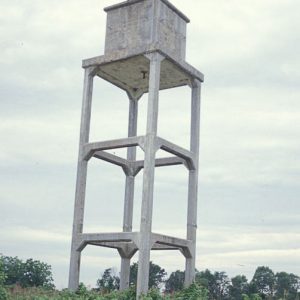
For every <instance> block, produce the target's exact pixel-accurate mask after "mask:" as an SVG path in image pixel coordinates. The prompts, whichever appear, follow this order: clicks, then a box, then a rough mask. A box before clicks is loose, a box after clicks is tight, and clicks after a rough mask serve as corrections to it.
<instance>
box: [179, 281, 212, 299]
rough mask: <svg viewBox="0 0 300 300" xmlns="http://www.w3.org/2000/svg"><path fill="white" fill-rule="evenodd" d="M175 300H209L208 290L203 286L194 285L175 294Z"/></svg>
mask: <svg viewBox="0 0 300 300" xmlns="http://www.w3.org/2000/svg"><path fill="white" fill-rule="evenodd" d="M174 299H178V300H208V299H209V298H208V290H207V289H206V288H204V287H202V286H201V285H198V284H196V283H193V284H192V285H190V286H189V287H188V288H186V289H183V290H182V292H179V293H178V294H175V297H174Z"/></svg>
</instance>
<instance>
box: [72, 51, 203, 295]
mask: <svg viewBox="0 0 300 300" xmlns="http://www.w3.org/2000/svg"><path fill="white" fill-rule="evenodd" d="M145 57H147V59H148V60H149V95H148V110H147V131H146V135H145V136H137V135H136V134H137V118H138V100H139V98H140V97H141V95H139V96H138V97H137V96H136V95H131V94H130V93H129V92H128V91H127V94H128V98H129V118H128V137H127V138H124V139H118V140H110V141H103V142H94V143H90V142H89V131H90V119H91V106H92V93H93V79H94V77H95V75H97V72H98V71H99V66H97V65H95V66H88V67H86V68H85V79H84V89H83V103H82V115H81V127H80V143H79V155H78V168H77V181H76V193H75V207H74V224H73V234H72V247H71V260H70V273H69V288H70V289H71V290H76V289H77V287H78V284H79V272H80V257H81V252H82V250H83V249H84V248H85V247H86V246H87V245H96V246H102V247H108V248H114V249H117V251H118V252H119V254H120V256H121V277H120V289H121V290H124V289H126V288H128V287H129V271H130V260H131V258H132V257H133V255H134V254H135V253H136V252H137V251H139V267H138V281H137V295H138V296H139V295H141V294H145V293H147V291H148V281H149V277H148V274H149V262H150V251H151V250H180V252H181V253H182V254H183V255H184V256H185V258H186V267H185V285H186V286H188V285H189V284H191V283H192V282H193V280H194V276H195V257H196V230H197V189H198V156H199V130H200V93H201V81H200V80H199V79H198V78H195V77H190V82H189V85H190V87H191V91H192V96H191V136H190V149H189V150H187V149H183V148H181V147H179V146H177V145H175V144H173V143H171V142H169V141H167V140H164V139H162V138H160V137H158V136H157V118H158V100H159V90H160V67H161V62H162V61H163V60H164V59H166V57H167V56H164V55H162V54H161V53H160V52H159V51H155V52H151V53H147V54H145ZM137 146H138V147H140V148H141V149H142V150H143V151H144V153H145V154H144V155H145V158H144V160H143V161H140V160H136V147H137ZM125 147H126V148H127V159H124V158H120V157H118V156H116V155H113V154H110V153H108V152H105V150H109V149H116V148H125ZM158 149H162V150H165V151H167V152H169V153H170V154H173V155H174V156H171V157H167V158H156V157H155V156H156V152H157V150H158ZM93 157H94V158H98V159H101V160H104V161H107V162H109V163H112V164H115V165H117V166H120V167H121V168H122V169H123V171H124V173H125V175H126V185H125V197H124V215H123V232H119V233H102V234H101V233H83V218H84V204H85V189H86V176H87V165H88V161H89V160H90V159H91V158H93ZM180 164H182V165H184V166H186V168H187V169H188V171H189V186H188V208H187V235H186V239H179V238H175V237H169V236H165V235H159V234H155V233H152V208H153V187H154V174H155V167H162V166H170V165H180ZM142 169H144V174H143V195H142V208H141V221H140V231H139V232H132V219H133V203H134V183H135V176H136V175H137V174H138V173H139V171H140V170H142Z"/></svg>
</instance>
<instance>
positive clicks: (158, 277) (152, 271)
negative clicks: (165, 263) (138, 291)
mask: <svg viewBox="0 0 300 300" xmlns="http://www.w3.org/2000/svg"><path fill="white" fill-rule="evenodd" d="M137 273H138V263H134V264H132V265H131V266H130V279H129V282H130V285H134V286H136V282H137ZM166 275H167V272H166V271H165V269H163V268H161V267H160V266H159V265H156V264H154V263H153V262H152V261H150V267H149V288H159V287H160V285H161V284H162V283H163V282H164V279H165V277H166Z"/></svg>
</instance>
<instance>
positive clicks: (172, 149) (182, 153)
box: [157, 138, 195, 170]
mask: <svg viewBox="0 0 300 300" xmlns="http://www.w3.org/2000/svg"><path fill="white" fill-rule="evenodd" d="M157 139H158V144H159V148H160V149H162V150H165V151H167V152H169V153H172V154H174V155H176V156H178V157H180V158H182V159H184V160H185V161H186V163H187V166H188V168H189V169H190V170H195V155H194V154H193V153H192V152H191V151H189V150H186V149H184V148H182V147H180V146H177V145H175V144H173V143H171V142H169V141H167V140H165V139H162V138H157Z"/></svg>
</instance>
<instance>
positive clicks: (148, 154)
mask: <svg viewBox="0 0 300 300" xmlns="http://www.w3.org/2000/svg"><path fill="white" fill-rule="evenodd" d="M147 57H148V58H149V60H150V74H149V95H148V109H147V132H146V139H145V158H144V160H145V161H144V175H143V195H142V209H141V225H140V244H139V266H138V279H137V298H138V297H139V296H140V295H141V294H145V293H147V291H148V282H149V262H150V250H151V247H152V245H151V228H152V208H153V188H154V170H155V154H156V151H157V149H156V135H157V118H158V98H159V84H160V64H161V61H162V59H163V58H164V57H163V56H162V55H160V54H159V53H157V52H155V53H151V54H149V55H147Z"/></svg>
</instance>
